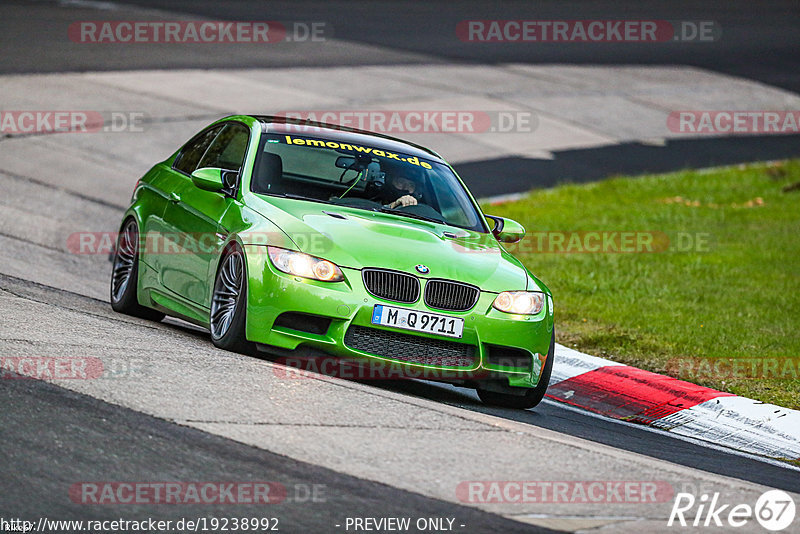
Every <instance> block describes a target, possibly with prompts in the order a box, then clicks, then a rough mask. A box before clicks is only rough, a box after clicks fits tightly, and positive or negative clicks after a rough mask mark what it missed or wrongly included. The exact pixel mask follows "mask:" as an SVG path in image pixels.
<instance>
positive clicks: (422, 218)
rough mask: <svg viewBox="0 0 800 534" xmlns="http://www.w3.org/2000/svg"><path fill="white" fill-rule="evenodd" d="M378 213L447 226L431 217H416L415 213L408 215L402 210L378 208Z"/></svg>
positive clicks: (440, 220)
mask: <svg viewBox="0 0 800 534" xmlns="http://www.w3.org/2000/svg"><path fill="white" fill-rule="evenodd" d="M378 211H380V212H381V213H391V214H393V215H402V216H403V217H409V218H411V219H419V220H420V221H428V222H434V223H437V224H447V223H445V222H444V220H442V219H434V218H433V217H426V216H425V215H418V214H416V213H409V212H407V211H403V210H395V209H392V208H379V209H378Z"/></svg>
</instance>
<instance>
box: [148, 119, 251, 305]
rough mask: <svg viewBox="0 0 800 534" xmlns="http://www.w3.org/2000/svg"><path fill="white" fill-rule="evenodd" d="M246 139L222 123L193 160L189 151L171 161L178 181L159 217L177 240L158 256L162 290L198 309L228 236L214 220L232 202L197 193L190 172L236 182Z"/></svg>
mask: <svg viewBox="0 0 800 534" xmlns="http://www.w3.org/2000/svg"><path fill="white" fill-rule="evenodd" d="M249 137H250V129H249V128H248V127H247V126H245V125H243V124H241V123H238V122H228V123H225V124H224V126H222V127H221V128H220V129H219V130H218V131H217V132H216V135H215V136H214V138H213V140H212V141H211V142H210V143H209V144H208V146H207V147H206V149H205V151H204V153H203V155H202V156H201V157H200V158H197V159H196V162H195V158H196V154H195V153H192V155H191V158H189V159H188V160H187V161H183V158H181V160H182V161H180V162H178V163H177V168H176V174H177V175H179V178H180V179H179V180H178V181H177V183H176V184H175V187H174V189H173V190H172V191H171V196H172V198H171V201H170V203H169V205H168V206H167V209H166V212H165V214H164V220H165V222H166V224H167V225H168V226H169V227H170V228H171V229H173V232H174V237H175V238H176V241H177V242H176V246H174V247H173V248H174V249H175V250H174V251H173V253H170V254H165V255H164V256H165V269H164V271H163V274H162V280H163V285H164V286H165V287H166V288H168V289H170V290H171V291H173V292H175V293H177V294H178V295H180V296H181V297H183V298H184V299H186V300H188V301H190V302H191V303H193V304H196V305H200V306H202V307H203V308H209V307H210V300H211V286H212V284H213V277H214V274H215V273H214V269H215V267H216V259H217V258H218V257H219V254H220V252H221V247H222V245H223V244H224V243H225V240H226V238H227V236H228V229H227V228H225V227H223V226H222V225H221V224H220V221H221V220H222V218H223V216H224V215H225V211H226V210H227V209H228V208H229V206H230V205H231V204H232V203H235V202H236V200H235V199H233V198H231V193H232V191H224V192H214V191H206V190H203V189H200V188H199V187H197V186H196V185H195V184H194V183H193V182H192V179H191V173H192V172H193V171H194V170H196V169H202V168H205V167H211V168H221V169H225V170H228V171H231V172H234V173H236V175H237V180H236V181H237V183H238V179H239V178H238V176H239V175H241V167H242V164H243V162H244V157H245V153H246V151H247V146H248V141H249Z"/></svg>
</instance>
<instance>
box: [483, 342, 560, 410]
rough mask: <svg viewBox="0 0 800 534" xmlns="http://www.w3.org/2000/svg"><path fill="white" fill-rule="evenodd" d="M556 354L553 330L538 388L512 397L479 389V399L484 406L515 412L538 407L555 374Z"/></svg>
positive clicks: (508, 394)
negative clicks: (552, 375)
mask: <svg viewBox="0 0 800 534" xmlns="http://www.w3.org/2000/svg"><path fill="white" fill-rule="evenodd" d="M555 353H556V330H555V328H554V329H553V336H552V337H551V338H550V349H549V351H548V352H547V360H546V361H545V362H544V369H542V374H541V376H540V377H539V383H538V384H536V387H533V388H529V389H528V390H527V391H526V392H525V394H524V395H512V394H510V393H498V392H496V391H488V390H485V389H481V388H478V397H480V399H481V401H483V403H484V404H488V405H490V406H500V407H502V408H513V409H515V410H527V409H529V408H533V407H535V406H537V405H538V404H539V403H540V402H542V399H543V398H544V395H545V393H547V386H549V385H550V375H551V374H552V372H553V359H554V358H555Z"/></svg>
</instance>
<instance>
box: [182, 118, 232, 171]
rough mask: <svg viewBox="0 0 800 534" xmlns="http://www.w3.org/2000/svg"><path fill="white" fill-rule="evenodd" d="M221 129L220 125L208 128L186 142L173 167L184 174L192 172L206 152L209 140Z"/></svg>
mask: <svg viewBox="0 0 800 534" xmlns="http://www.w3.org/2000/svg"><path fill="white" fill-rule="evenodd" d="M221 129H222V127H221V126H220V127H217V128H210V129H208V130H206V131H205V132H202V133H200V134H199V135H197V136H195V137H194V138H193V139H192V140H191V141H189V142H188V143H187V144H186V147H184V149H183V152H181V153H180V154H178V158H177V160H176V162H175V164H174V165H173V167H174V168H175V169H176V170H179V171H181V172H185V173H186V174H192V173H193V172H194V170H195V169H196V168H197V164H198V163H199V162H200V158H202V157H203V154H205V153H206V150H208V147H209V145H210V144H211V141H213V140H214V137H216V135H217V134H218V133H219V131H220V130H221Z"/></svg>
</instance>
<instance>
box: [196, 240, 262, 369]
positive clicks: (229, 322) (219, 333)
mask: <svg viewBox="0 0 800 534" xmlns="http://www.w3.org/2000/svg"><path fill="white" fill-rule="evenodd" d="M208 322H209V327H210V330H211V341H212V342H213V343H214V345H215V346H216V347H218V348H220V349H225V350H229V351H232V352H240V353H243V354H253V353H254V352H255V345H254V344H253V343H251V342H249V341H247V337H246V327H247V273H246V271H245V267H244V253H243V252H242V250H241V248H239V246H238V245H231V246H230V247H228V249H227V250H226V251H225V253H224V254H223V256H222V260H221V261H220V262H219V268H218V269H217V276H216V278H215V279H214V291H213V293H212V294H211V312H210V314H209V321H208Z"/></svg>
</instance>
